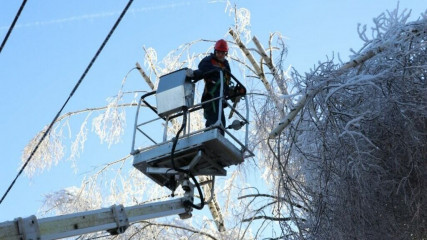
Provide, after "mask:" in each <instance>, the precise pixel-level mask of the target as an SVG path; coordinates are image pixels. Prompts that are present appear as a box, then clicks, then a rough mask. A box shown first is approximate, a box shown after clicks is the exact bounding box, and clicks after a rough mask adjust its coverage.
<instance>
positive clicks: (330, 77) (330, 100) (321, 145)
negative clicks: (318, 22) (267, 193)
mask: <svg viewBox="0 0 427 240" xmlns="http://www.w3.org/2000/svg"><path fill="white" fill-rule="evenodd" d="M408 18H409V13H407V12H406V11H403V12H401V13H400V12H399V11H398V9H396V10H395V11H393V12H387V13H385V14H381V15H380V16H379V17H377V18H375V19H374V24H375V25H374V27H373V28H372V37H368V36H367V31H366V27H361V28H359V33H360V36H361V39H362V40H363V41H365V45H364V46H363V48H362V49H361V50H360V51H358V52H355V53H354V56H353V57H352V59H353V60H352V61H351V62H349V63H347V64H344V65H340V64H336V63H334V62H333V59H332V60H330V61H327V62H323V63H321V64H319V66H318V67H317V68H316V69H314V70H312V71H311V72H310V73H308V74H306V75H305V76H301V75H298V73H297V72H293V74H292V79H293V81H294V86H295V88H296V89H297V91H296V92H297V93H299V94H300V95H301V97H300V98H299V99H296V100H295V104H294V105H295V108H293V109H291V111H290V112H289V113H288V115H287V116H285V117H284V118H283V119H282V121H281V122H280V123H279V125H278V127H277V128H275V129H274V130H273V131H272V133H271V134H270V137H274V136H279V137H280V138H279V141H280V142H278V143H277V144H278V145H277V146H276V148H277V149H279V147H280V148H282V149H283V150H282V152H280V151H278V150H277V151H276V153H278V154H277V155H276V156H275V158H276V159H277V160H278V162H279V164H280V171H281V174H283V176H282V177H281V179H282V181H283V183H284V184H283V185H282V186H281V189H282V191H283V192H284V196H285V198H287V201H291V202H294V203H299V204H301V205H302V206H306V208H307V210H306V211H300V210H299V209H294V210H297V211H294V210H293V211H294V212H295V215H296V216H302V217H303V219H304V220H301V221H298V224H297V225H296V226H297V230H298V235H296V234H295V238H313V239H422V238H425V237H426V236H427V228H426V226H427V224H426V223H427V215H426V213H427V200H426V197H427V192H426V191H425V189H426V184H427V175H426V173H427V165H426V156H427V125H426V123H427V121H426V120H427V118H426V117H427V108H426V106H427V85H426V76H427V75H426V74H427V67H426V62H427V61H426V60H427V58H426V56H427V54H426V53H427V48H426V47H427V45H426V40H427V33H426V29H427V19H426V17H425V15H423V16H422V17H421V18H420V19H419V20H418V21H415V22H410V23H407V19H408ZM285 127H287V128H286V130H285V131H284V132H282V133H280V132H281V130H283V129H284V128H285ZM279 154H280V155H281V156H279ZM302 203H304V204H302ZM287 228H288V229H289V230H290V231H293V229H295V228H294V227H293V226H289V225H288V226H287Z"/></svg>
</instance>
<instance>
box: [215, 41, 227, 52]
mask: <svg viewBox="0 0 427 240" xmlns="http://www.w3.org/2000/svg"><path fill="white" fill-rule="evenodd" d="M214 49H215V50H216V51H221V52H228V44H227V42H226V41H225V40H224V39H220V40H218V41H217V42H216V43H215V47H214Z"/></svg>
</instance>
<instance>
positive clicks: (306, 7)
mask: <svg viewBox="0 0 427 240" xmlns="http://www.w3.org/2000/svg"><path fill="white" fill-rule="evenodd" d="M126 3H127V0H120V1H118V0H102V1H101V0H90V1H83V0H74V1H65V0H44V1H31V0H30V1H28V2H27V4H26V6H25V8H24V10H23V12H22V14H21V17H20V18H19V20H18V22H17V25H16V26H15V29H14V31H13V32H12V34H11V36H10V37H9V40H8V42H7V44H6V46H5V47H4V49H3V51H2V52H1V53H0V81H1V83H2V86H1V88H0V116H1V120H0V132H1V135H0V152H1V159H0V163H1V164H2V167H1V168H0V194H1V196H2V195H3V193H4V192H5V191H6V189H7V187H8V186H9V184H10V183H11V181H12V180H13V178H14V177H15V176H16V174H17V171H18V170H19V166H20V158H21V154H22V151H23V148H24V147H25V146H26V144H27V143H28V142H29V141H30V140H31V139H32V138H33V137H34V136H35V134H36V133H38V132H39V131H40V130H41V129H42V128H43V126H45V125H47V124H48V123H50V121H51V120H52V119H53V117H54V116H55V114H56V113H57V111H58V110H59V109H60V107H61V106H62V104H63V103H64V101H65V100H66V98H67V97H68V95H69V94H70V91H71V89H72V88H73V87H74V85H75V84H76V82H77V81H78V79H79V78H80V76H81V75H82V73H83V71H84V70H85V68H86V66H87V65H88V64H89V61H90V60H91V59H92V57H93V56H94V54H95V52H96V50H97V49H98V48H99V46H100V44H101V43H102V41H103V40H104V38H105V37H106V35H107V33H108V32H109V30H110V29H111V27H112V25H113V24H114V22H115V21H116V19H117V17H118V16H119V14H120V12H121V11H122V9H123V8H124V6H125V5H126ZM232 3H235V4H237V7H244V8H247V9H249V10H250V12H251V30H252V34H253V35H256V36H257V37H258V38H259V39H260V40H261V42H263V43H265V41H266V40H267V39H268V36H269V34H270V33H272V32H276V31H278V32H281V33H282V35H284V36H286V38H287V40H286V41H287V42H286V43H287V47H288V50H289V53H288V57H287V59H286V64H287V65H292V66H294V67H295V68H296V69H297V70H299V71H300V72H305V71H307V70H308V69H309V68H310V67H312V66H313V65H314V64H316V63H317V62H318V61H319V60H320V61H321V60H325V59H326V55H331V54H332V52H335V53H340V55H341V58H342V59H343V60H348V55H350V51H349V49H350V48H353V49H355V50H358V49H359V48H360V47H361V45H362V42H361V41H360V40H359V38H358V35H357V24H358V23H362V24H368V26H372V19H373V18H374V17H376V16H378V15H379V14H380V13H382V12H384V11H386V10H393V9H395V8H396V6H397V1H395V0H324V1H318V0H298V1H295V0H293V1H287V0H280V1H279V0H276V1H274V0H263V1H260V0H241V1H234V2H233V1H232ZM20 4H21V1H2V2H1V3H0V16H1V18H0V39H1V40H3V38H4V36H5V35H6V32H7V30H8V28H9V26H10V24H11V23H12V21H13V18H14V16H15V14H16V12H17V11H18V9H19V6H20ZM225 6H226V2H225V1H221V0H217V1H215V0H211V1H202V0H188V1H183V0H145V1H143V0H135V1H134V3H133V4H132V6H131V8H130V10H129V12H128V13H127V15H126V16H125V17H124V18H123V20H122V22H121V23H120V25H119V27H118V28H117V29H116V31H115V33H114V35H113V36H112V37H111V39H110V41H109V42H108V44H107V45H106V47H105V48H104V51H103V52H102V53H101V54H100V56H99V57H98V60H97V61H96V63H95V64H94V65H93V67H92V69H91V70H90V72H89V73H88V74H87V76H86V78H85V79H84V81H83V83H82V84H81V86H80V88H79V89H78V90H77V92H76V94H75V95H74V97H73V98H72V99H71V101H70V103H69V104H68V105H67V107H66V108H65V109H64V112H63V113H66V112H69V111H76V110H79V109H84V108H90V107H99V106H104V105H105V104H106V102H105V99H106V98H107V97H110V96H113V95H115V94H116V93H117V91H118V89H119V87H120V84H121V81H122V78H123V77H124V76H125V75H126V73H127V72H128V71H129V70H130V69H131V68H133V67H134V66H135V63H136V62H137V61H138V62H140V63H142V62H143V51H142V47H143V46H145V47H153V48H154V49H156V50H157V52H158V56H159V59H161V58H163V57H164V56H165V54H167V53H168V52H169V51H171V50H173V49H175V48H176V47H178V46H179V45H181V44H183V43H186V42H190V41H193V40H197V39H210V40H217V39H219V38H224V37H225V38H226V39H231V38H230V37H229V36H228V35H227V34H226V33H227V30H228V28H229V27H230V26H231V25H232V24H233V19H232V17H230V16H229V15H228V13H225V11H224V10H225ZM400 9H401V10H403V9H412V19H413V20H415V19H416V18H418V16H420V13H421V12H425V11H426V2H425V0H402V1H400ZM207 48H208V45H206V49H207ZM128 82H129V84H128V85H126V89H125V90H128V91H133V90H148V88H147V86H146V84H145V83H144V82H143V80H142V78H141V77H140V76H139V74H138V73H137V72H134V73H133V74H132V75H130V77H129V79H128ZM132 122H133V116H128V125H129V126H132V124H133V123H132ZM130 129H131V128H129V127H128V128H127V129H126V132H125V136H124V139H123V141H122V142H121V143H120V144H117V145H115V146H112V147H111V148H108V146H107V145H106V144H100V143H99V140H98V139H97V138H96V137H94V136H91V137H89V139H88V143H87V146H86V148H85V151H84V153H83V154H82V156H81V158H80V159H79V160H78V172H77V174H76V175H75V174H73V173H72V172H73V170H71V163H70V162H67V161H64V162H62V163H61V164H60V165H58V166H57V167H53V168H52V169H51V170H50V171H47V172H43V173H42V174H40V175H36V176H35V177H33V178H32V179H28V178H27V177H26V176H25V175H22V176H21V177H20V178H19V179H18V181H17V182H16V184H15V186H14V187H13V189H12V190H11V192H10V193H9V195H8V196H7V198H6V199H5V201H4V202H3V203H2V204H1V205H0V222H2V221H6V220H13V219H14V218H15V217H27V216H29V215H32V214H35V213H36V212H37V210H38V208H39V206H40V204H41V201H42V199H43V195H44V194H47V193H49V192H52V191H57V190H60V189H62V188H66V187H69V186H73V185H76V186H79V183H80V181H81V179H82V178H83V177H84V174H85V173H86V172H88V171H91V170H92V169H93V168H94V167H95V166H99V165H100V164H103V163H106V162H109V161H112V160H115V159H118V158H121V157H123V156H126V155H127V154H128V153H129V152H130V141H131V139H130V138H131V132H129V131H130Z"/></svg>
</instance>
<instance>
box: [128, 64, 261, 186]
mask: <svg viewBox="0 0 427 240" xmlns="http://www.w3.org/2000/svg"><path fill="white" fill-rule="evenodd" d="M186 70H187V69H186V68H184V69H180V70H178V71H175V72H172V73H169V74H167V75H164V76H162V77H160V80H159V84H158V88H157V91H154V92H151V93H148V94H145V95H144V96H142V97H141V100H140V102H139V104H138V110H137V114H136V118H135V129H134V139H133V144H132V152H131V154H132V155H133V157H134V159H133V165H134V167H135V168H137V169H138V170H139V171H141V172H142V173H144V174H145V175H147V176H148V177H149V178H151V179H152V180H154V181H155V182H156V183H157V184H159V185H161V186H165V187H167V188H169V189H171V190H172V191H174V190H175V189H176V187H177V185H178V184H179V183H178V181H177V177H176V176H177V175H179V174H180V173H182V172H191V174H192V175H194V176H198V175H210V176H226V174H227V171H226V170H225V168H226V167H230V166H232V165H237V164H240V163H242V162H243V161H244V158H245V157H248V156H253V153H252V152H250V151H249V150H248V148H247V140H248V138H247V134H248V124H249V121H248V116H249V115H248V114H249V113H248V106H247V104H246V110H247V113H246V117H244V116H243V115H242V114H240V113H239V112H238V111H237V110H236V109H235V108H233V106H231V105H229V104H228V103H227V104H228V106H230V108H231V109H232V110H233V111H234V112H235V113H236V115H235V116H237V117H239V118H240V119H239V120H238V121H237V122H239V123H241V125H242V126H243V125H246V132H245V134H246V135H245V137H244V140H243V142H244V143H242V141H240V140H239V139H238V138H237V137H236V136H234V135H233V134H232V133H231V132H230V131H229V128H226V127H225V126H222V123H221V121H218V123H217V124H214V125H213V126H210V127H208V128H204V129H201V130H197V131H191V129H190V124H188V123H187V121H186V119H187V118H189V115H191V114H192V113H194V112H196V111H200V110H201V109H202V107H201V106H202V104H203V103H200V104H194V92H195V84H194V83H192V82H191V80H190V79H187V77H186ZM220 76H221V83H222V84H221V96H220V97H219V98H218V99H220V100H221V101H224V102H226V98H225V97H224V94H223V91H222V89H223V87H224V86H223V81H222V76H223V74H222V72H221V74H220ZM233 78H234V77H233ZM235 81H237V79H235ZM237 84H240V82H238V81H237ZM241 86H243V85H241ZM151 95H155V96H156V102H157V106H156V107H154V106H152V105H151V104H149V102H148V101H147V100H146V99H145V98H147V97H149V96H151ZM238 97H243V98H245V99H246V97H245V96H238ZM214 100H216V99H212V100H210V101H214ZM246 103H247V100H246ZM141 106H144V107H145V106H146V107H148V108H150V109H151V110H152V111H153V112H154V113H155V114H156V115H157V116H158V117H157V118H156V119H154V120H160V121H164V122H165V123H164V129H163V130H164V137H163V140H162V142H159V143H157V142H156V141H154V140H153V138H152V137H151V136H150V135H149V134H147V133H146V131H144V130H143V128H144V126H146V125H148V124H149V123H151V122H152V121H154V120H148V121H146V122H143V123H139V112H140V110H141ZM220 107H222V104H220ZM221 112H222V111H221V110H220V111H219V114H221ZM179 118H181V119H182V121H183V123H182V126H183V128H184V129H185V131H184V133H183V134H182V135H181V136H178V138H172V139H169V140H168V139H166V131H167V129H166V128H167V126H168V122H170V121H177V120H178V119H179ZM218 119H221V116H219V118H218ZM235 121H236V120H235ZM137 133H142V135H144V136H145V137H146V138H148V139H150V140H151V142H153V145H151V146H146V147H142V148H136V149H135V144H136V143H135V142H136V140H135V139H136V137H137ZM223 133H225V134H223Z"/></svg>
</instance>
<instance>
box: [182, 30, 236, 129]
mask: <svg viewBox="0 0 427 240" xmlns="http://www.w3.org/2000/svg"><path fill="white" fill-rule="evenodd" d="M227 54H228V44H227V42H226V41H225V40H224V39H220V40H218V41H217V42H216V43H215V47H214V52H213V53H211V54H210V55H209V56H206V57H205V58H203V59H202V61H200V63H199V66H198V69H197V70H195V71H193V70H191V69H188V70H187V73H186V74H187V77H188V78H191V79H194V80H195V82H197V81H198V80H200V79H202V78H204V81H205V88H204V90H203V95H202V100H201V102H202V103H203V102H206V101H209V100H210V99H212V98H216V97H219V96H220V89H221V82H220V75H219V74H220V73H219V71H212V70H219V69H220V70H222V72H223V74H224V75H223V80H224V85H223V86H224V95H223V96H227V94H228V92H229V85H230V74H231V70H230V65H229V64H228V61H227V59H226V57H227ZM207 73H208V74H207ZM219 100H220V99H217V100H214V101H212V102H208V103H204V104H202V107H203V110H204V114H203V115H204V117H205V119H206V123H205V126H206V127H209V126H211V125H213V124H215V123H216V122H217V121H218V110H219V102H220V101H219ZM226 106H227V105H226V104H225V103H224V104H223V108H222V112H221V123H222V125H223V126H224V127H225V116H224V108H225V107H226ZM221 134H223V135H224V132H223V131H222V130H221Z"/></svg>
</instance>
